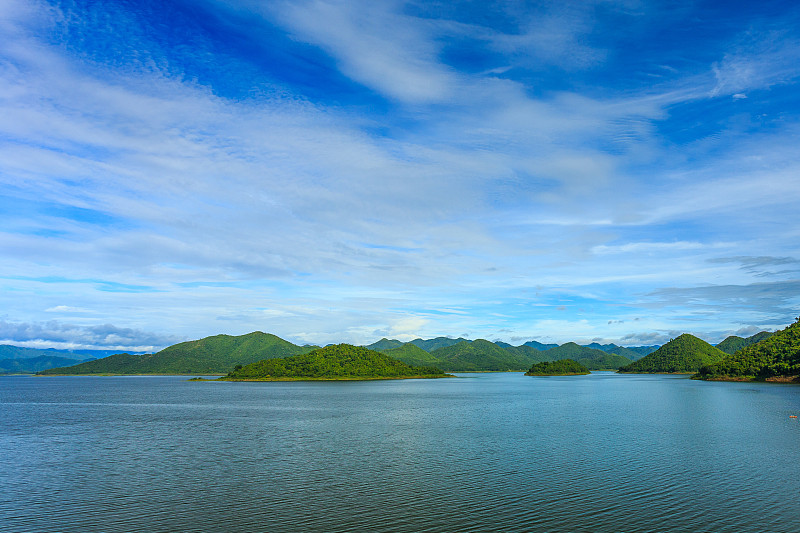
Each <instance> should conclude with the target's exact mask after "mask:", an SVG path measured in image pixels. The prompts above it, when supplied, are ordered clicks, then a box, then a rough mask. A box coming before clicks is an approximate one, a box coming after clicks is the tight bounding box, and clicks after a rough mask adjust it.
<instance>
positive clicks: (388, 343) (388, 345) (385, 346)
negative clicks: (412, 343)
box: [366, 337, 404, 352]
mask: <svg viewBox="0 0 800 533" xmlns="http://www.w3.org/2000/svg"><path fill="white" fill-rule="evenodd" d="M403 344H404V343H402V342H400V341H398V340H396V339H387V338H386V337H384V338H382V339H381V340H379V341H378V342H373V343H372V344H370V345H368V346H366V348H369V349H370V350H375V351H376V352H385V351H386V350H391V349H392V348H400V347H401V346H403Z"/></svg>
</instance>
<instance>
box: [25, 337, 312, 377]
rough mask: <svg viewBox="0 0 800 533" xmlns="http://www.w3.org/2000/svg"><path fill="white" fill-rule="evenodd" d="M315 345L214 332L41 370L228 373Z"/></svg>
mask: <svg viewBox="0 0 800 533" xmlns="http://www.w3.org/2000/svg"><path fill="white" fill-rule="evenodd" d="M314 348H316V347H315V346H311V347H310V346H297V345H294V344H292V343H290V342H288V341H285V340H283V339H281V338H279V337H276V336H275V335H270V334H267V333H262V332H260V331H256V332H253V333H248V334H247V335H240V336H238V337H235V336H231V335H215V336H213V337H206V338H204V339H199V340H195V341H188V342H182V343H180V344H175V345H173V346H170V347H168V348H164V349H163V350H161V351H160V352H158V353H155V354H144V355H131V354H127V353H123V354H115V355H111V356H109V357H104V358H102V359H97V360H94V361H89V362H87V363H81V364H79V365H75V366H69V367H64V368H53V369H49V370H44V371H42V372H39V374H40V375H57V374H61V375H76V374H225V373H227V372H229V371H230V370H231V369H232V368H233V367H235V366H236V365H246V364H249V363H253V362H255V361H259V360H262V359H272V358H276V357H286V356H289V355H296V354H300V353H306V352H309V351H311V350H313V349H314Z"/></svg>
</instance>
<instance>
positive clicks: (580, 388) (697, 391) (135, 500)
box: [0, 372, 800, 533]
mask: <svg viewBox="0 0 800 533" xmlns="http://www.w3.org/2000/svg"><path fill="white" fill-rule="evenodd" d="M459 376H460V378H459V379H438V380H398V381H367V382H290V383H228V382H188V381H186V378H185V377H172V376H170V377H47V378H44V377H24V376H19V377H5V378H0V404H2V410H1V411H0V531H2V532H6V531H13V532H28V531H42V532H44V531H48V532H49V531H62V532H71V531H75V532H78V531H80V532H86V531H102V532H131V531H142V532H156V531H164V532H166V531H220V532H222V531H226V532H227V531H264V532H269V533H275V532H288V531H292V532H294V531H319V532H341V531H353V532H356V531H358V532H361V531H367V530H368V531H375V532H463V531H481V532H483V531H553V532H561V531H563V532H578V531H586V532H605V531H608V532H618V531H625V532H636V531H641V532H652V531H687V532H688V531H692V532H702V531H707V532H725V531H730V532H737V533H739V532H746V531H753V532H755V531H759V532H761V531H771V532H780V531H785V532H797V531H800V500H799V499H798V492H800V423H798V419H796V418H790V415H797V414H800V387H798V386H794V385H774V384H750V383H712V382H700V381H692V380H689V379H687V378H686V377H683V376H664V375H617V374H614V373H610V372H596V373H593V374H592V375H590V376H576V377H546V378H533V377H525V376H523V375H522V374H517V373H500V374H459Z"/></svg>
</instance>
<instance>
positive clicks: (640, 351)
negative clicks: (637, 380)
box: [623, 344, 661, 361]
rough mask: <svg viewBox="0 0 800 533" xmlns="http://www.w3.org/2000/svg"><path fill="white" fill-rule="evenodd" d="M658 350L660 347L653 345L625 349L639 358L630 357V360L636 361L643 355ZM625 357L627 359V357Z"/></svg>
mask: <svg viewBox="0 0 800 533" xmlns="http://www.w3.org/2000/svg"><path fill="white" fill-rule="evenodd" d="M659 348H661V346H659V345H657V344H654V345H651V346H628V347H627V348H626V349H628V350H630V351H632V352H634V353H636V354H638V355H639V357H636V358H634V357H631V360H633V361H636V360H637V359H641V358H642V357H644V356H645V355H650V354H651V353H653V352H655V351H656V350H658V349H659ZM623 355H624V354H623ZM625 357H627V355H626V356H625Z"/></svg>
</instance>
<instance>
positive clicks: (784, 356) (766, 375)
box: [695, 318, 800, 382]
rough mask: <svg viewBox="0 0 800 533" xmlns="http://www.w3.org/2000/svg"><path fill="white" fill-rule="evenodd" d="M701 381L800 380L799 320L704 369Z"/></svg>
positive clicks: (700, 374)
mask: <svg viewBox="0 0 800 533" xmlns="http://www.w3.org/2000/svg"><path fill="white" fill-rule="evenodd" d="M695 377H698V378H700V379H719V380H726V379H730V380H735V381H742V380H753V381H761V380H766V381H773V380H774V381H795V382H798V381H800V318H798V319H797V321H796V322H795V323H794V324H792V325H790V326H789V327H787V328H786V329H783V330H781V331H778V332H777V333H774V334H773V335H771V336H770V337H768V338H767V339H764V340H762V341H761V342H758V343H756V344H751V345H750V346H746V347H744V348H742V349H741V350H739V351H738V352H736V353H735V354H733V355H729V356H727V357H725V358H724V359H722V360H721V361H719V362H716V363H713V364H710V365H708V366H704V367H703V368H701V369H700V371H699V372H698V374H697V375H696V376H695Z"/></svg>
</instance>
